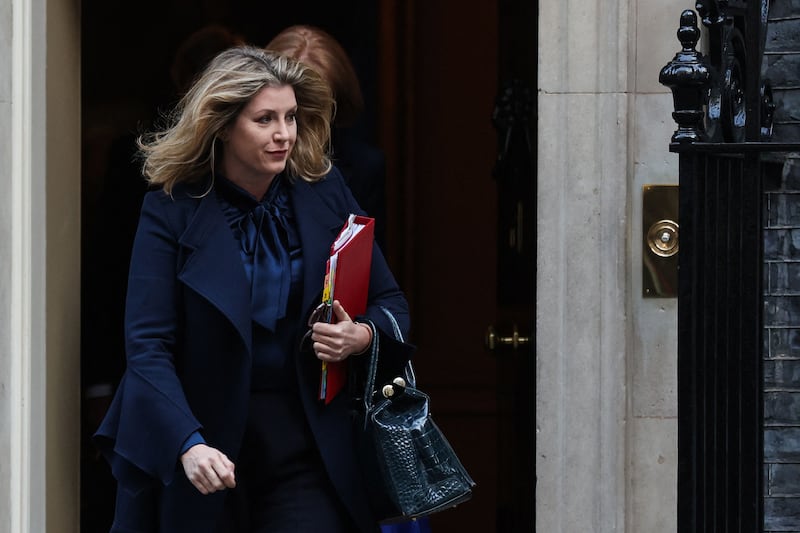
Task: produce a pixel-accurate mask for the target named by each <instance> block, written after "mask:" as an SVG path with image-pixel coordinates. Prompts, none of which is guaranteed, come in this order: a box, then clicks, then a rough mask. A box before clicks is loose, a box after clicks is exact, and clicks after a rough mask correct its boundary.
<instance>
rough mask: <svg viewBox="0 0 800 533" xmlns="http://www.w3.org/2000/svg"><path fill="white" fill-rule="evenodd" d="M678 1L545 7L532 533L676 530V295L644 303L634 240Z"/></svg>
mask: <svg viewBox="0 0 800 533" xmlns="http://www.w3.org/2000/svg"><path fill="white" fill-rule="evenodd" d="M685 7H687V6H686V5H684V3H683V2H678V1H676V0H670V1H669V2H656V1H653V0H648V1H646V2H634V1H626V0H618V1H612V2H606V1H605V0H603V1H600V0H590V1H589V2H581V3H580V4H576V3H565V2H542V3H541V5H540V21H539V22H540V23H539V32H540V34H539V49H540V67H539V68H540V70H539V153H538V157H539V169H538V176H539V193H538V204H539V251H538V258H539V259H538V261H539V263H538V279H537V287H538V313H537V334H538V339H537V342H538V345H537V358H538V362H537V387H538V390H537V450H536V457H537V474H538V480H537V502H536V507H537V531H547V532H563V533H571V532H574V531H592V532H596V533H603V532H612V531H614V532H620V531H630V532H639V531H647V532H648V533H658V532H662V531H663V532H673V531H675V529H676V522H675V505H676V490H675V483H676V468H677V423H676V414H677V398H676V374H675V369H676V367H675V362H676V356H677V336H676V315H677V311H676V309H677V306H676V303H677V302H676V300H674V299H666V300H664V299H659V300H655V299H644V298H642V288H641V245H640V242H641V231H642V228H641V189H642V185H645V184H665V183H677V158H676V157H674V156H672V155H671V154H669V153H668V151H667V146H668V142H669V137H670V135H671V133H672V130H673V129H674V127H673V125H672V121H671V116H670V113H671V111H672V110H671V97H670V95H669V93H668V91H667V90H666V89H665V88H664V87H662V86H660V85H659V84H658V72H659V70H660V68H661V67H662V66H663V65H664V64H666V62H667V61H669V59H670V58H671V57H672V56H673V55H674V53H675V51H676V50H677V44H678V43H677V41H676V39H675V31H676V29H677V20H678V16H679V14H680V11H681V9H684V8H685Z"/></svg>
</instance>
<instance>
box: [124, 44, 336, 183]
mask: <svg viewBox="0 0 800 533" xmlns="http://www.w3.org/2000/svg"><path fill="white" fill-rule="evenodd" d="M286 85H290V86H291V87H292V88H293V89H294V93H295V98H296V99H297V141H296V142H295V145H294V148H293V149H292V153H291V155H290V156H289V160H288V162H287V165H286V171H287V174H288V176H289V177H290V178H297V177H299V178H301V179H304V180H306V181H311V182H313V181H317V180H319V179H321V178H322V177H323V176H325V174H327V173H328V172H329V171H330V169H331V161H330V157H329V153H328V149H329V144H330V126H331V124H330V117H331V114H332V112H333V109H334V101H333V96H332V94H331V90H330V88H329V86H328V84H327V83H326V82H325V80H323V79H322V78H321V77H320V75H319V74H317V73H316V72H315V71H314V70H313V69H311V68H309V67H307V66H305V65H303V64H302V63H299V62H297V61H295V60H293V59H291V58H288V57H285V56H280V55H277V54H273V53H270V52H267V51H264V50H262V49H260V48H256V47H253V46H239V47H235V48H230V49H228V50H225V51H224V52H222V53H220V54H219V55H217V56H216V57H215V58H214V59H213V60H212V61H211V62H210V63H209V65H208V66H207V67H206V69H205V70H204V71H203V73H202V74H201V75H200V77H199V78H198V79H197V81H196V82H195V83H194V84H193V85H192V87H191V88H190V89H189V91H188V92H187V93H186V94H185V95H184V96H183V97H182V98H181V100H180V101H179V102H178V104H177V106H176V107H175V109H174V110H173V111H172V113H170V114H169V115H168V116H167V117H165V118H166V120H167V127H166V128H164V129H163V130H161V131H156V132H153V133H149V134H145V135H142V136H141V137H139V139H138V144H139V150H140V154H141V156H142V159H143V164H142V172H143V174H144V176H145V178H146V179H147V181H148V183H150V184H151V185H157V186H161V187H162V188H163V189H164V191H165V192H166V193H168V194H171V193H172V188H173V187H174V186H175V185H176V184H178V183H190V182H200V181H202V180H204V179H205V178H206V176H207V175H208V174H211V176H212V180H213V175H214V162H215V159H216V158H217V157H218V156H219V151H220V150H222V146H221V145H222V143H221V142H220V143H217V142H216V140H217V137H218V135H219V133H220V132H221V131H222V130H223V129H224V128H225V127H226V126H228V125H230V124H232V123H233V121H234V120H235V119H236V117H237V116H238V114H239V112H240V111H241V110H242V108H244V107H245V105H247V103H248V102H249V101H250V100H251V99H252V98H253V97H254V96H255V95H256V94H257V93H258V92H259V91H260V90H261V89H263V88H264V87H282V86H286ZM212 185H213V181H212Z"/></svg>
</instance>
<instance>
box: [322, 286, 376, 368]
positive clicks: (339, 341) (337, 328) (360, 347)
mask: <svg viewBox="0 0 800 533" xmlns="http://www.w3.org/2000/svg"><path fill="white" fill-rule="evenodd" d="M333 313H334V314H335V316H336V319H337V322H336V324H328V323H326V322H316V323H315V324H314V325H313V326H312V328H311V331H312V333H311V340H312V341H314V345H313V348H314V353H315V354H316V355H317V359H319V360H320V361H328V362H336V361H344V360H345V359H347V358H348V357H349V356H351V355H353V354H358V353H362V352H364V351H365V350H366V349H367V348H368V347H369V345H370V343H371V342H372V330H371V329H370V328H369V326H367V325H366V324H361V323H358V322H353V320H352V319H351V318H350V315H348V314H347V311H345V310H344V307H342V304H341V303H339V300H334V301H333Z"/></svg>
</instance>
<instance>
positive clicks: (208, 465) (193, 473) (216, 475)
mask: <svg viewBox="0 0 800 533" xmlns="http://www.w3.org/2000/svg"><path fill="white" fill-rule="evenodd" d="M181 464H182V465H183V471H184V472H186V477H187V478H189V481H191V483H192V485H194V486H195V488H196V489H197V490H199V491H200V492H201V493H202V494H211V493H212V492H216V491H218V490H224V489H226V488H227V489H232V488H234V487H235V486H236V478H235V476H234V474H233V470H234V465H233V463H232V462H231V460H230V459H228V458H227V457H226V456H225V454H224V453H222V452H221V451H219V450H217V449H216V448H211V447H210V446H206V445H205V444H197V445H195V446H192V447H191V448H189V449H188V450H187V451H186V452H185V453H184V454H183V455H181Z"/></svg>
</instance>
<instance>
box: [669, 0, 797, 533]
mask: <svg viewBox="0 0 800 533" xmlns="http://www.w3.org/2000/svg"><path fill="white" fill-rule="evenodd" d="M767 5H768V3H767V1H766V0H761V1H758V2H754V1H752V0H751V1H750V2H744V1H738V2H736V1H728V2H725V1H705V0H701V1H698V2H697V10H698V13H699V14H700V18H701V19H702V22H703V24H704V26H705V28H706V30H707V31H708V34H709V39H708V48H709V50H708V54H707V55H704V54H702V53H700V52H699V51H698V50H697V43H698V40H699V38H700V35H701V32H700V29H699V27H698V25H697V21H698V16H697V14H696V13H695V12H694V11H691V10H687V11H684V12H683V13H682V14H681V23H680V28H679V30H678V39H679V41H680V42H681V45H682V49H681V51H680V52H678V53H677V54H676V55H675V57H674V59H673V60H672V61H671V62H670V63H669V64H668V65H666V66H665V67H664V69H662V71H661V76H660V81H661V82H662V83H663V84H664V85H666V86H668V87H670V89H672V92H673V98H674V105H675V112H674V113H673V117H674V119H675V121H676V122H677V124H678V129H677V130H676V132H675V134H674V135H673V137H672V143H671V144H670V150H671V151H672V152H676V153H678V154H679V185H680V187H679V188H680V192H679V195H680V199H679V212H680V215H679V225H680V238H681V243H680V253H679V260H678V263H679V274H678V284H679V290H678V462H679V464H678V531H679V532H681V533H692V532H709V533H710V532H714V533H717V532H718V533H730V532H745V531H746V532H758V531H762V530H763V509H764V503H763V454H764V437H763V435H764V433H763V399H764V395H763V385H762V374H763V372H762V363H761V361H762V358H761V354H762V346H763V342H762V336H763V333H762V332H763V319H762V312H763V291H762V284H763V277H762V264H763V259H762V258H763V253H762V248H763V236H762V178H763V175H764V168H765V161H766V160H768V159H774V157H775V154H781V153H785V152H796V151H800V144H794V143H772V142H769V140H770V137H771V131H772V126H771V124H772V116H773V111H774V106H773V104H772V98H771V91H770V88H769V84H768V83H766V82H765V81H764V80H762V78H761V61H762V56H763V49H764V38H765V35H766V12H767Z"/></svg>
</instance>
